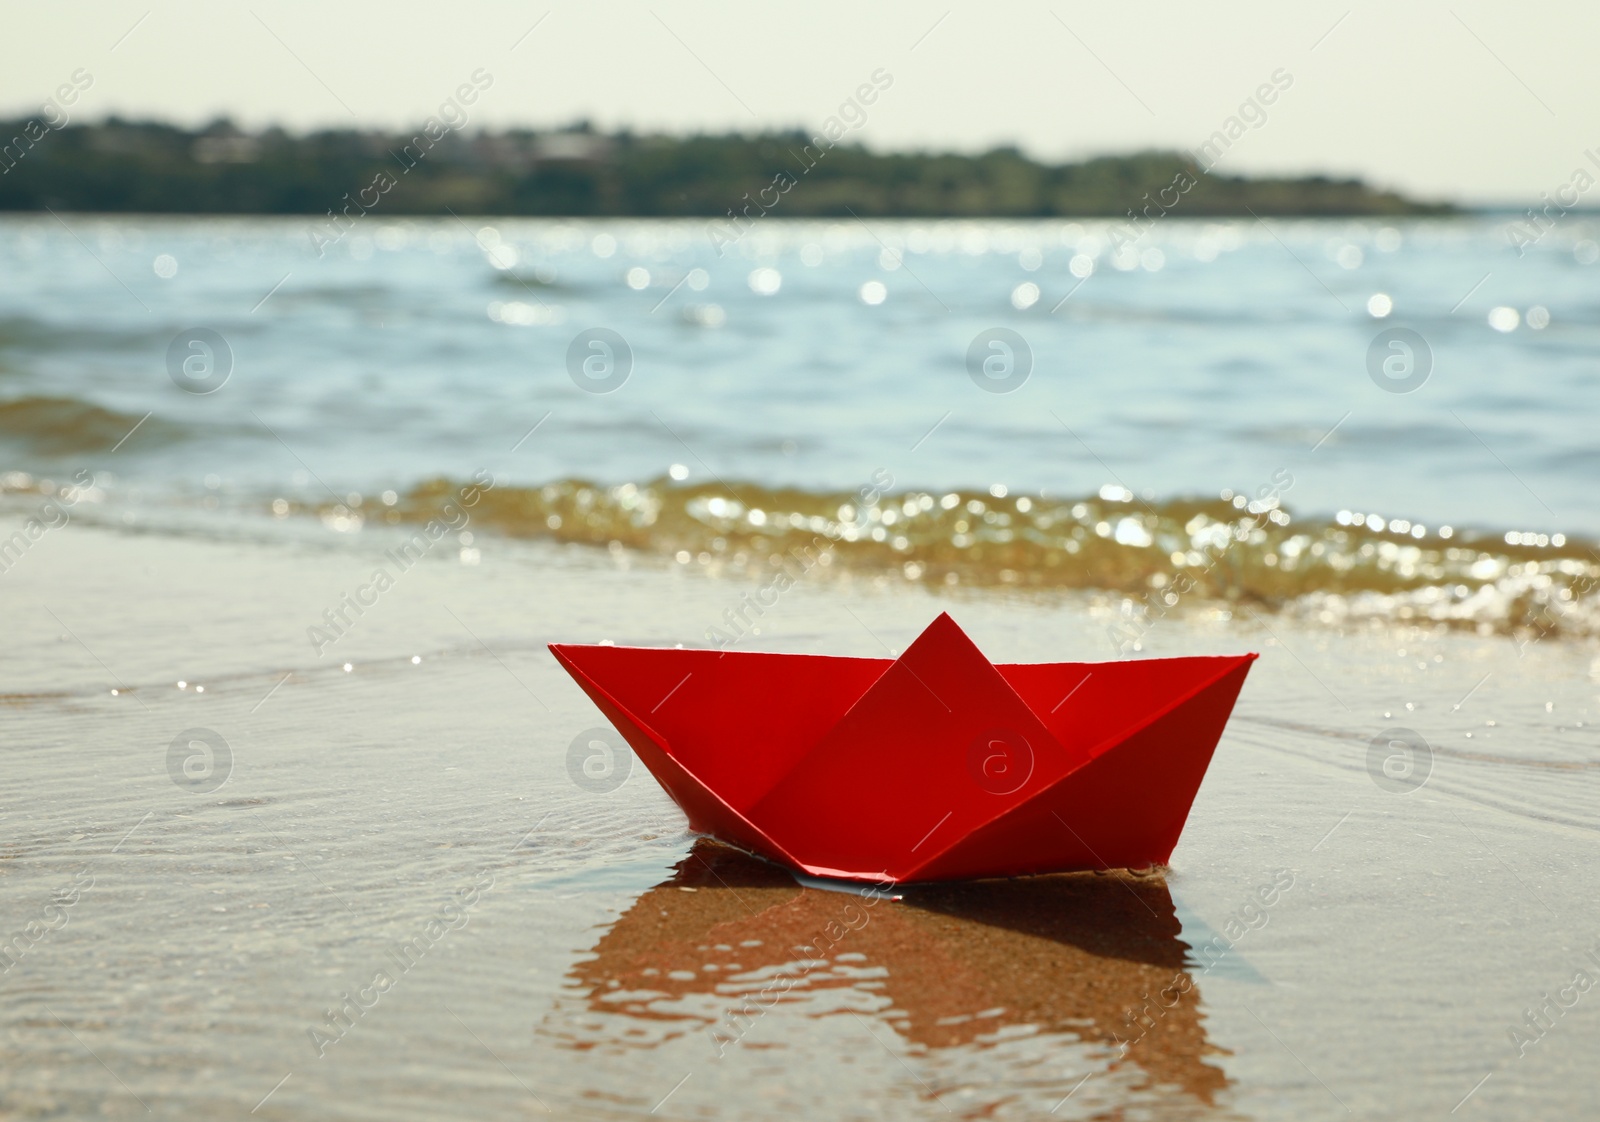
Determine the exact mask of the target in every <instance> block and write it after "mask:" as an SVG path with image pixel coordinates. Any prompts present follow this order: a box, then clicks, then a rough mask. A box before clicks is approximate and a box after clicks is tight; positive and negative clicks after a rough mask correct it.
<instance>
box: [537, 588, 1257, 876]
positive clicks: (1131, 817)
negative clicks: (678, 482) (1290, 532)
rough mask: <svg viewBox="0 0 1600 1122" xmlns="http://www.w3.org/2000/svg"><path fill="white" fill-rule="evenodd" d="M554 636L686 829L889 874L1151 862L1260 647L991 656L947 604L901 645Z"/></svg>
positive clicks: (849, 872) (1173, 834)
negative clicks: (575, 640)
mask: <svg viewBox="0 0 1600 1122" xmlns="http://www.w3.org/2000/svg"><path fill="white" fill-rule="evenodd" d="M550 650H551V651H552V652H553V653H554V654H555V656H556V658H557V659H558V660H559V661H560V663H561V665H562V666H564V667H565V668H566V669H567V672H568V673H570V674H571V675H572V676H573V678H575V679H576V680H577V682H578V684H579V685H580V686H582V687H583V689H584V691H585V692H586V693H588V695H589V696H590V697H591V698H592V699H593V700H594V702H595V704H596V705H598V706H599V707H600V709H601V711H602V712H603V713H605V715H606V717H607V718H608V719H609V720H610V721H611V723H612V724H613V725H615V726H616V728H617V731H618V732H620V733H621V734H622V735H623V736H624V737H626V738H627V741H628V743H629V744H630V745H631V746H632V747H633V750H634V752H635V753H637V754H638V756H639V758H640V759H641V760H643V761H644V763H645V766H647V767H648V768H649V769H650V771H651V773H652V774H654V775H655V777H656V779H657V780H658V781H659V782H660V783H661V785H662V786H663V787H665V788H666V790H667V793H668V794H669V795H671V796H672V798H673V799H674V800H676V801H677V803H678V805H679V806H680V807H682V808H683V810H684V813H685V814H687V815H688V816H689V826H690V829H692V830H695V831H697V832H700V833H705V834H711V835H713V836H715V837H718V838H720V839H722V840H723V841H726V842H729V843H731V844H733V845H736V846H739V847H741V848H743V849H746V850H749V851H750V852H752V853H755V854H758V855H760V856H762V857H766V858H768V859H770V860H773V861H776V862H779V863H781V864H784V865H787V866H789V867H790V868H794V869H799V870H801V871H803V872H806V873H809V874H811V875H813V876H821V877H839V878H845V879H849V880H858V881H875V882H897V883H898V882H906V881H933V880H958V879H966V878H974V877H993V876H1018V875H1022V874H1028V873H1046V872H1062V871H1066V870H1081V869H1111V868H1143V867H1145V866H1149V865H1159V864H1165V863H1166V861H1167V859H1168V857H1169V856H1170V855H1171V853H1172V849H1173V846H1175V845H1176V844H1177V842H1178V834H1179V833H1180V831H1182V829H1183V824H1184V820H1185V819H1186V818H1187V817H1188V814H1189V807H1190V805H1191V804H1192V803H1193V802H1194V797H1195V793H1196V792H1197V791H1198V790H1199V787H1200V781H1201V779H1202V778H1203V777H1204V776H1205V771H1206V766H1207V765H1208V764H1209V763H1210V761H1211V755H1212V752H1213V751H1214V750H1215V748H1216V745H1217V740H1218V738H1219V737H1221V735H1222V729H1223V726H1224V725H1225V724H1226V723H1227V720H1228V715H1229V713H1231V712H1232V710H1233V703H1234V700H1235V699H1236V698H1237V697H1238V695H1239V689H1240V687H1241V686H1243V684H1244V679H1245V674H1246V673H1248V671H1249V669H1250V663H1251V662H1252V661H1254V659H1255V658H1256V656H1255V655H1253V654H1248V655H1239V656H1228V657H1203V658H1165V659H1135V660H1128V661H1121V662H1099V663H1082V662H1058V663H1018V664H1010V665H1000V666H996V665H994V664H993V663H991V662H990V661H989V660H988V659H987V658H985V657H984V656H983V653H982V652H981V651H979V650H978V648H977V647H976V646H975V645H974V644H973V642H972V640H970V639H969V638H967V636H966V634H965V633H964V632H963V631H962V630H961V629H960V628H959V627H957V626H956V623H955V621H954V620H952V619H951V618H950V617H949V616H948V615H943V614H941V615H940V616H939V618H938V619H936V620H934V621H933V622H932V623H931V624H929V625H928V628H927V630H925V631H924V632H923V633H922V634H921V635H920V636H918V638H917V640H916V641H915V642H914V643H912V644H911V646H910V647H908V648H907V649H906V651H905V653H904V654H902V655H901V656H900V657H899V658H897V659H886V658H841V657H834V656H828V655H790V654H767V653H759V652H749V651H739V652H735V651H721V652H719V651H711V650H680V649H661V648H653V647H615V646H576V645H571V644H560V643H558V644H552V645H551V647H550Z"/></svg>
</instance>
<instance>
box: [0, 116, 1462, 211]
mask: <svg viewBox="0 0 1600 1122" xmlns="http://www.w3.org/2000/svg"><path fill="white" fill-rule="evenodd" d="M28 124H29V123H28V122H27V121H25V120H13V121H7V122H0V147H3V152H0V210H39V209H42V208H44V207H47V206H48V207H51V208H53V209H56V210H75V211H114V212H144V213H221V214H324V213H325V212H328V211H333V212H335V213H337V212H339V211H340V210H341V209H343V208H344V207H345V206H347V205H349V204H348V203H347V200H346V198H345V196H346V195H349V196H350V198H351V199H356V198H358V197H360V193H361V192H362V191H363V190H364V189H368V188H369V186H370V185H371V184H372V183H373V182H374V178H375V177H376V176H379V175H380V174H386V175H388V176H390V177H392V180H393V183H392V186H391V187H389V188H388V189H386V190H385V191H384V192H383V193H381V197H380V192H378V191H376V190H368V191H367V195H366V196H365V197H366V198H367V199H369V200H371V199H376V200H377V202H376V207H375V209H377V210H378V211H380V212H382V213H387V214H442V213H444V212H445V210H446V208H449V209H450V210H454V211H455V212H457V213H459V214H502V215H596V216H599V215H616V216H641V217H668V216H689V215H693V216H701V217H724V218H725V217H727V215H728V212H729V211H733V212H735V213H737V212H740V211H742V210H743V209H744V208H745V207H746V206H747V205H748V206H750V214H751V215H752V216H754V215H755V214H756V213H757V208H756V207H755V206H754V205H753V204H751V203H750V202H749V200H747V199H746V194H747V193H748V196H749V199H750V200H753V199H755V198H757V197H758V193H759V192H760V191H761V190H762V189H763V188H766V189H767V190H766V195H765V198H766V200H767V201H768V203H769V206H770V204H771V203H772V202H773V201H774V200H776V205H775V207H770V208H771V209H772V210H773V212H774V213H776V214H779V215H782V216H785V217H818V216H837V215H846V214H848V213H849V212H850V211H854V212H855V213H856V214H858V215H861V216H863V217H869V216H884V217H891V216H904V217H969V216H970V217H978V216H996V217H1016V218H1033V217H1050V216H1058V215H1059V216H1066V215H1071V216H1097V215H1115V216H1122V215H1125V212H1126V211H1128V210H1129V209H1133V210H1135V211H1137V210H1139V209H1140V208H1142V207H1143V206H1144V205H1145V204H1146V201H1147V200H1146V199H1145V195H1146V192H1149V193H1150V198H1151V199H1155V198H1156V197H1157V194H1156V193H1157V192H1158V191H1159V190H1161V189H1163V188H1166V189H1167V195H1166V197H1167V198H1168V199H1169V200H1171V199H1177V198H1178V192H1177V191H1176V190H1173V189H1172V188H1171V185H1172V184H1173V183H1174V181H1175V180H1177V179H1178V178H1179V176H1180V175H1188V176H1191V177H1193V180H1194V181H1195V182H1194V185H1193V186H1192V188H1191V189H1189V190H1188V191H1187V192H1186V193H1184V194H1183V195H1182V197H1181V199H1179V201H1178V202H1177V205H1176V207H1175V208H1174V209H1175V213H1177V214H1181V215H1185V216H1206V215H1244V214H1249V213H1250V212H1252V211H1253V212H1254V213H1256V214H1259V215H1414V214H1441V213H1448V212H1451V211H1452V209H1453V208H1451V207H1449V206H1448V205H1444V204H1425V203H1418V202H1415V201H1412V200H1409V199H1406V198H1403V197H1401V196H1399V195H1396V194H1394V193H1392V192H1388V191H1379V190H1375V189H1373V188H1370V187H1368V186H1366V185H1365V184H1363V183H1362V182H1360V181H1359V180H1353V179H1329V178H1325V177H1323V176H1309V177H1304V178H1296V179H1287V178H1248V179H1247V178H1242V177H1237V176H1228V175H1223V174H1220V173H1211V174H1206V173H1203V172H1201V171H1200V170H1199V169H1198V168H1197V167H1196V166H1195V164H1194V163H1193V161H1192V160H1191V159H1190V158H1189V157H1187V156H1186V155H1184V154H1181V153H1177V152H1140V153H1136V154H1133V155H1127V156H1102V157H1098V158H1095V159H1090V160H1084V161H1082V162H1078V163H1066V164H1044V163H1039V162H1037V161H1034V160H1031V159H1029V158H1028V157H1027V156H1025V155H1023V154H1022V153H1021V152H1019V151H1017V150H1016V149H1014V148H999V149H995V150H993V151H990V152H985V153H983V154H981V155H955V154H941V153H891V154H880V153H876V152H871V151H868V150H867V149H865V148H863V147H861V146H859V145H854V144H849V143H845V142H841V143H839V144H837V145H834V146H832V147H830V148H826V149H825V150H824V151H823V152H822V154H821V156H820V158H819V157H818V155H817V153H818V150H819V148H820V147H821V143H822V142H817V141H814V140H813V138H812V137H811V136H810V135H808V134H806V133H804V132H800V131H798V130H795V131H790V132H773V133H764V134H760V135H754V136H744V135H726V136H688V137H669V136H641V135H634V134H631V133H626V132H624V133H617V134H600V133H597V132H594V131H593V130H592V129H590V128H589V127H588V126H587V125H577V126H574V127H572V128H568V129H564V130H561V131H558V132H548V131H546V132H536V131H532V130H509V131H505V132H494V133H491V132H472V133H469V132H465V131H462V132H451V131H448V130H443V129H440V131H441V132H442V133H443V135H442V136H440V137H439V139H438V140H437V141H430V140H429V139H428V136H427V134H425V133H423V132H422V131H421V130H418V132H417V133H416V134H414V135H407V134H386V133H378V132H357V131H353V130H346V131H328V132H318V133H313V134H310V135H306V136H295V135H291V134H289V133H287V132H284V131H283V130H281V129H268V130H266V131H263V132H259V133H244V132H241V131H239V130H238V129H236V128H234V127H233V126H232V125H231V124H229V123H228V122H227V121H218V122H215V123H213V124H211V125H209V126H207V127H205V128H203V129H199V130H192V131H191V130H186V129H182V128H177V127H174V126H172V125H166V124H160V123H151V122H130V121H124V120H120V119H118V118H110V119H108V120H106V121H104V122H102V123H97V124H84V125H68V126H66V127H64V128H62V129H60V130H59V131H51V130H48V129H47V128H44V127H43V126H40V125H39V124H38V123H37V122H35V123H34V124H33V126H32V127H31V129H30V128H29V127H28ZM30 135H31V136H32V137H35V138H36V139H32V140H30ZM848 139H849V138H848V136H847V137H845V138H844V140H845V141H848ZM808 144H811V145H812V147H811V153H810V155H809V156H808V155H807V154H806V153H805V147H806V145H808ZM784 174H787V175H789V176H792V177H793V178H794V182H793V183H792V184H791V185H790V189H789V190H788V191H787V192H785V193H783V194H782V195H781V197H780V195H779V192H778V191H777V190H775V189H773V187H772V185H773V183H774V177H776V176H781V175H784ZM352 213H354V211H353V210H352ZM1150 213H1151V215H1152V216H1154V215H1155V214H1156V213H1157V212H1156V211H1155V210H1152V211H1151V212H1150Z"/></svg>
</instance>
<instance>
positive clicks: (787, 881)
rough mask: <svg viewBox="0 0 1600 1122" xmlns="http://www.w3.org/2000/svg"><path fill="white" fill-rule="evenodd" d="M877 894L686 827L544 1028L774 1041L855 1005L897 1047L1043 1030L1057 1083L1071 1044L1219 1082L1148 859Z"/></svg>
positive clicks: (1205, 1087) (1188, 1085) (1182, 1080)
mask: <svg viewBox="0 0 1600 1122" xmlns="http://www.w3.org/2000/svg"><path fill="white" fill-rule="evenodd" d="M894 892H895V893H896V894H901V895H902V896H903V898H902V899H899V900H895V899H893V898H892V897H890V896H888V894H887V893H886V894H884V895H883V896H881V897H874V896H872V895H868V896H859V895H852V894H849V893H843V892H832V891H819V890H816V889H810V888H803V887H801V886H800V885H798V884H796V883H795V881H794V880H793V879H792V878H791V877H790V876H789V875H788V874H787V873H786V872H784V871H783V870H781V869H778V868H776V867H774V866H772V865H768V864H766V863H764V862H761V861H759V860H756V859H754V858H752V857H749V856H747V855H745V854H743V853H740V852H738V851H736V850H733V849H730V848H728V847H726V846H723V845H720V844H718V843H716V842H713V841H709V840H701V841H700V842H698V843H696V845H695V847H694V849H693V850H692V851H691V853H690V854H689V856H688V857H687V858H685V859H684V860H683V861H682V862H681V863H680V864H679V866H678V870H677V874H676V875H675V876H674V877H672V878H671V879H670V880H668V881H665V882H664V883H662V884H659V885H657V886H656V887H654V888H652V889H650V890H648V891H647V892H645V893H644V894H643V895H642V896H640V897H639V899H638V900H637V901H636V902H635V903H634V904H633V906H632V907H631V908H629V909H628V910H627V911H626V912H624V913H623V914H622V915H621V917H619V919H618V920H617V922H616V923H615V924H614V925H613V926H611V927H610V929H609V930H607V931H606V933H605V934H604V935H603V936H602V937H601V939H600V941H599V942H598V943H597V944H596V945H595V946H594V948H593V955H594V957H593V958H591V959H588V960H586V961H583V962H580V963H578V964H577V965H575V966H574V967H573V968H572V970H571V971H570V972H569V974H568V977H567V983H568V985H569V987H571V988H570V989H569V991H568V993H569V995H570V996H572V997H575V998H576V999H577V1003H578V1004H581V1005H582V1006H584V1008H583V1009H582V1011H581V1012H577V1011H574V1012H575V1014H576V1015H574V1016H572V1017H563V1018H561V1021H562V1027H561V1030H560V1032H559V1035H560V1036H561V1037H563V1038H564V1040H565V1042H566V1043H567V1044H568V1045H569V1046H571V1047H576V1048H580V1049H583V1050H586V1051H587V1050H591V1049H602V1050H604V1049H615V1048H618V1047H624V1048H637V1047H655V1046H659V1045H664V1044H666V1043H667V1042H669V1041H673V1040H676V1039H679V1038H682V1037H686V1036H692V1035H696V1034H697V1035H699V1036H701V1037H702V1038H703V1040H704V1042H705V1045H704V1051H703V1053H700V1054H701V1055H703V1057H704V1058H705V1059H707V1060H714V1059H716V1058H719V1057H721V1056H723V1055H725V1054H727V1053H729V1052H730V1051H731V1050H732V1049H734V1048H738V1047H755V1048H762V1049H772V1048H781V1047H783V1046H785V1044H786V1043H789V1041H786V1040H785V1036H786V1032H787V1030H786V1029H785V1028H784V1027H783V1026H782V1025H781V1024H779V1023H777V1022H781V1021H782V1020H783V1019H784V1015H786V1014H790V1013H792V1012H800V1013H806V1014H811V1015H813V1016H817V1015H822V1014H849V1013H854V1014H856V1015H858V1016H860V1017H861V1018H862V1020H863V1022H864V1026H863V1027H867V1028H870V1029H871V1030H872V1031H873V1032H874V1034H875V1035H876V1036H877V1037H878V1039H879V1042H880V1043H890V1044H892V1043H893V1040H892V1037H891V1036H890V1033H889V1032H888V1031H886V1030H885V1028H884V1025H888V1026H891V1027H892V1029H893V1031H894V1033H896V1034H898V1035H899V1036H900V1037H901V1038H902V1040H903V1041H904V1042H906V1044H909V1046H910V1047H909V1048H907V1047H906V1045H905V1044H902V1045H899V1046H898V1050H901V1051H909V1052H912V1053H918V1054H921V1055H924V1056H929V1057H938V1056H941V1055H947V1054H950V1053H953V1052H955V1051H959V1050H961V1049H967V1050H986V1049H994V1048H998V1047H1002V1046H1005V1045H1007V1044H1010V1043H1014V1042H1015V1041H1017V1040H1018V1039H1019V1038H1027V1039H1030V1040H1032V1041H1033V1042H1034V1043H1035V1044H1037V1043H1038V1042H1039V1041H1040V1040H1041V1038H1048V1039H1046V1040H1045V1043H1047V1044H1049V1045H1050V1048H1049V1050H1050V1051H1053V1052H1055V1053H1056V1054H1057V1055H1058V1056H1059V1054H1060V1052H1061V1050H1062V1048H1063V1046H1070V1049H1072V1050H1075V1051H1076V1053H1077V1054H1076V1056H1075V1057H1074V1059H1075V1061H1076V1062H1077V1063H1078V1066H1077V1067H1076V1069H1075V1071H1074V1072H1072V1073H1066V1072H1063V1073H1061V1075H1062V1076H1063V1077H1064V1076H1065V1075H1067V1074H1071V1075H1072V1076H1073V1079H1071V1080H1069V1081H1067V1082H1066V1084H1065V1086H1067V1087H1068V1088H1072V1086H1073V1083H1074V1082H1075V1081H1076V1079H1078V1078H1082V1076H1083V1075H1084V1074H1085V1060H1086V1058H1087V1063H1088V1065H1089V1066H1088V1070H1089V1071H1093V1072H1095V1073H1096V1074H1101V1075H1114V1076H1115V1077H1117V1078H1115V1079H1114V1080H1113V1081H1114V1082H1116V1083H1118V1084H1121V1085H1122V1086H1123V1087H1126V1088H1127V1089H1129V1090H1130V1091H1137V1092H1139V1093H1138V1094H1137V1096H1136V1097H1138V1098H1146V1097H1148V1096H1149V1095H1152V1094H1153V1096H1154V1097H1155V1098H1156V1099H1159V1100H1164V1101H1165V1102H1166V1105H1167V1106H1169V1107H1170V1106H1176V1105H1179V1104H1180V1103H1187V1104H1188V1105H1189V1106H1190V1107H1193V1108H1197V1110H1198V1112H1199V1113H1208V1111H1206V1110H1205V1109H1204V1108H1206V1107H1210V1106H1211V1105H1212V1104H1213V1103H1214V1102H1215V1101H1216V1098H1217V1096H1218V1093H1219V1092H1220V1091H1222V1090H1223V1089H1224V1088H1225V1087H1226V1086H1227V1084H1228V1079H1227V1077H1226V1076H1225V1075H1224V1074H1223V1072H1222V1070H1221V1069H1220V1068H1218V1067H1216V1066H1213V1065H1212V1064H1211V1063H1208V1062H1206V1057H1207V1056H1208V1055H1211V1054H1215V1053H1216V1052H1217V1051H1218V1049H1215V1048H1213V1047H1212V1046H1211V1045H1210V1044H1209V1043H1208V1041H1207V1039H1206V1034H1205V1029H1204V1027H1203V1025H1202V1018H1201V1015H1200V1012H1199V992H1198V989H1197V988H1196V987H1195V985H1194V982H1193V979H1192V978H1191V977H1190V975H1189V974H1188V972H1187V971H1186V969H1185V960H1184V954H1185V951H1186V950H1187V945H1186V944H1184V943H1183V942H1181V941H1180V939H1179V933H1180V931H1181V925H1180V923H1179V921H1178V919H1177V916H1176V914H1175V912H1174V910H1173V905H1172V897H1171V895H1170V893H1169V892H1168V891H1167V887H1166V885H1165V883H1164V882H1163V880H1162V878H1161V877H1160V876H1159V875H1151V876H1145V877H1139V876H1134V875H1131V874H1128V873H1108V874H1103V875H1096V874H1093V873H1069V874H1058V875H1054V876H1046V877H1032V878H1027V879H1022V880H1013V881H1004V880H1002V881H981V882H968V883H962V884H949V885H932V886H912V887H908V888H897V889H895V890H894ZM769 1012H771V1013H775V1014H777V1015H771V1016H769ZM851 1027H852V1029H853V1030H854V1029H855V1026H851ZM791 1035H792V1034H791ZM859 1035H860V1033H859V1031H855V1032H853V1033H852V1036H853V1037H858V1036H859ZM1052 1041H1053V1043H1051V1042H1052ZM794 1043H796V1044H797V1045H798V1041H795V1042H794ZM856 1046H857V1045H854V1044H853V1045H852V1047H856ZM947 1066H949V1065H947ZM958 1066H959V1065H958ZM957 1078H958V1079H959V1078H960V1077H959V1076H957ZM935 1081H936V1082H938V1081H940V1080H939V1079H938V1078H937V1077H936V1078H935ZM1052 1082H1055V1081H1052ZM1102 1082H1104V1081H1102ZM948 1085H949V1084H948V1082H946V1086H948ZM1041 1089H1042V1088H1041ZM1110 1089H1111V1088H1109V1087H1105V1090H1110ZM1056 1097H1057V1098H1059V1097H1060V1095H1059V1094H1058V1095H1056ZM1091 1097H1096V1096H1090V1095H1084V1096H1082V1098H1084V1099H1089V1098H1091ZM1174 1099H1176V1100H1178V1101H1177V1102H1175V1101H1174ZM1079 1105H1086V1104H1080V1103H1074V1106H1079ZM1066 1113H1075V1112H1072V1111H1069V1112H1066ZM1179 1113H1186V1112H1184V1111H1181V1110H1180V1111H1179ZM1063 1116H1064V1115H1063Z"/></svg>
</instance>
